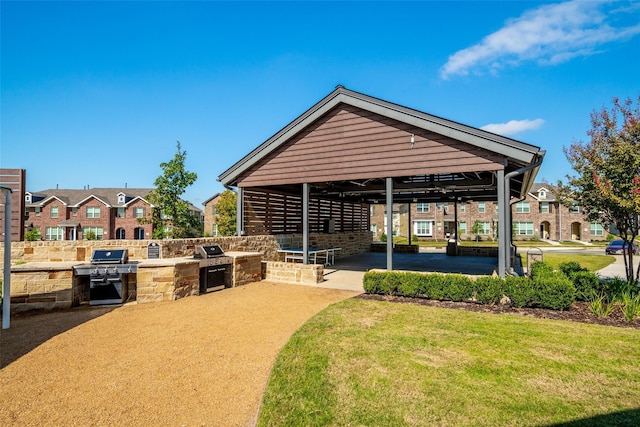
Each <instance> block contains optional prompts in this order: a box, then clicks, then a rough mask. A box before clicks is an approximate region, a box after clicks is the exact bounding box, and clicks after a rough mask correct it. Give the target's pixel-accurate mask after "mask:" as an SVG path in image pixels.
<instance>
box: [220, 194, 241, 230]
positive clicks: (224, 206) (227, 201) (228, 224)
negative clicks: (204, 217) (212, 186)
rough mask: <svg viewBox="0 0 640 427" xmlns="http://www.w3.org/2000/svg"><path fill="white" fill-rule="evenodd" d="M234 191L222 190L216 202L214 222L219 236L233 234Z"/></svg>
mask: <svg viewBox="0 0 640 427" xmlns="http://www.w3.org/2000/svg"><path fill="white" fill-rule="evenodd" d="M236 200H237V197H236V193H234V192H233V191H231V190H224V191H223V192H222V194H220V199H219V200H218V203H217V204H216V213H217V217H216V224H218V233H219V234H220V235H221V236H233V235H234V234H235V232H236V206H237V205H236Z"/></svg>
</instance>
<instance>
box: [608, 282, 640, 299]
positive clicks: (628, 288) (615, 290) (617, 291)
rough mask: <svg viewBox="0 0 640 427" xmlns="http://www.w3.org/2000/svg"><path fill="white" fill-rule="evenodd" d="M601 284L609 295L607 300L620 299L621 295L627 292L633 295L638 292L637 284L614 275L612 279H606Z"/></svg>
mask: <svg viewBox="0 0 640 427" xmlns="http://www.w3.org/2000/svg"><path fill="white" fill-rule="evenodd" d="M603 285H604V292H605V294H606V295H607V296H608V297H609V301H619V300H622V296H623V295H624V294H625V293H627V292H629V293H631V294H634V295H635V294H636V293H638V287H637V286H634V285H633V284H631V283H629V282H627V281H626V280H625V279H622V278H620V277H614V278H613V279H610V280H607V281H606V282H604V283H603Z"/></svg>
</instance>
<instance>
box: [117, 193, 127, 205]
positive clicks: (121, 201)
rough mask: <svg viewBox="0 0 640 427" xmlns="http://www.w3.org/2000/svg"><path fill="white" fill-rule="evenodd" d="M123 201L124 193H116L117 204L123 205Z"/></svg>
mask: <svg viewBox="0 0 640 427" xmlns="http://www.w3.org/2000/svg"><path fill="white" fill-rule="evenodd" d="M124 202H125V196H124V194H122V193H120V194H118V204H119V205H124Z"/></svg>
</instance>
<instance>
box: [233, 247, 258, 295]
mask: <svg viewBox="0 0 640 427" xmlns="http://www.w3.org/2000/svg"><path fill="white" fill-rule="evenodd" d="M227 255H231V256H233V278H232V282H231V283H232V284H231V286H233V287H235V286H242V285H246V284H247V283H251V282H259V281H260V280H262V257H261V256H260V255H259V254H255V253H253V254H251V253H247V254H237V255H236V254H235V253H234V252H227Z"/></svg>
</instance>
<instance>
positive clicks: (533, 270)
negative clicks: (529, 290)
mask: <svg viewBox="0 0 640 427" xmlns="http://www.w3.org/2000/svg"><path fill="white" fill-rule="evenodd" d="M550 273H553V267H551V266H550V265H549V264H547V263H546V262H544V261H536V262H534V263H533V264H531V265H530V266H529V276H531V278H532V279H535V278H536V277H537V276H541V275H545V274H550Z"/></svg>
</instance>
